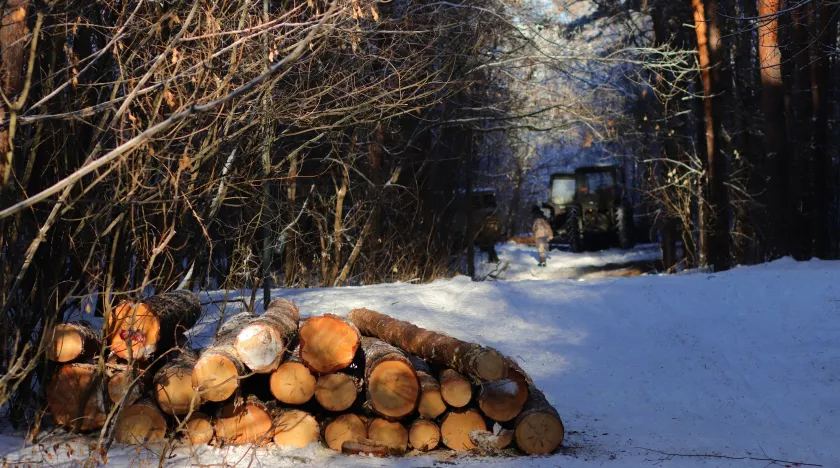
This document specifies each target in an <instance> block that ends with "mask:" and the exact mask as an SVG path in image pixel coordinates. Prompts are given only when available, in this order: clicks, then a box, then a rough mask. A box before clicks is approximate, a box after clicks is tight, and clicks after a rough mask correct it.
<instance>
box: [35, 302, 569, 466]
mask: <svg viewBox="0 0 840 468" xmlns="http://www.w3.org/2000/svg"><path fill="white" fill-rule="evenodd" d="M200 314H201V305H200V302H199V300H198V297H197V296H195V295H194V294H193V293H190V292H188V291H182V290H177V291H173V292H169V293H164V294H160V295H158V296H154V297H149V298H147V299H144V300H142V301H140V302H138V303H131V302H126V303H123V304H121V305H120V306H118V307H117V308H116V309H115V310H114V312H113V313H112V314H111V317H110V318H109V320H107V321H106V326H105V330H104V336H100V334H99V333H97V331H95V330H93V329H92V328H91V327H90V325H89V324H86V323H83V322H77V323H67V324H60V325H57V326H55V327H54V330H52V331H51V333H50V334H49V335H48V337H47V338H48V339H49V340H50V341H49V342H48V343H47V351H48V354H49V358H50V359H51V360H52V361H54V362H55V363H56V370H55V372H54V373H53V375H52V378H51V380H50V382H49V383H48V386H47V406H48V409H49V411H50V412H51V413H52V416H53V419H54V420H55V422H56V423H57V424H59V425H62V426H64V427H65V428H67V429H69V430H73V431H78V432H84V431H92V430H98V429H101V428H102V427H103V425H105V424H106V423H107V420H108V415H109V413H110V414H112V415H115V416H116V417H115V418H113V424H114V427H113V430H114V435H115V439H116V440H117V441H118V442H121V443H147V442H150V441H156V440H164V439H165V438H167V437H172V436H177V437H183V438H185V439H186V440H188V441H189V442H190V443H193V444H204V443H211V442H212V443H215V444H251V443H254V444H269V443H274V444H277V445H282V446H296V447H303V446H305V445H307V444H310V443H314V442H322V443H323V444H325V445H326V446H327V447H329V448H331V449H333V450H336V451H340V452H344V453H350V454H358V453H366V454H375V455H398V454H402V453H405V452H406V451H408V450H411V449H414V450H418V451H429V450H433V449H436V448H438V447H446V448H449V449H451V450H456V451H464V450H476V451H479V452H482V451H499V450H503V449H511V450H513V449H514V448H518V449H519V450H520V451H522V452H524V453H526V454H530V455H541V454H548V453H552V452H554V451H555V450H556V449H557V448H558V447H559V446H560V444H561V443H562V441H563V436H564V428H563V423H562V421H561V419H560V416H559V415H558V413H557V411H556V410H555V409H554V408H553V407H552V406H551V405H550V404H549V403H548V401H547V400H546V398H545V396H544V395H543V393H542V392H541V391H540V390H538V389H537V388H536V386H535V385H534V382H533V381H532V380H531V379H530V377H528V375H527V374H526V373H525V372H524V371H523V370H522V368H521V367H520V366H519V365H518V364H517V363H516V362H515V361H513V360H512V359H510V358H508V357H505V356H503V355H502V354H500V353H499V352H498V351H496V350H494V349H492V348H488V347H484V346H481V345H478V344H475V343H468V342H464V341H461V340H458V339H456V338H453V337H450V336H448V335H445V334H442V333H438V332H434V331H429V330H425V329H422V328H419V327H417V326H414V325H412V324H411V323H409V322H405V321H401V320H397V319H394V318H391V317H388V316H386V315H383V314H380V313H378V312H374V311H372V310H368V309H355V310H353V311H351V312H350V313H349V314H348V315H347V317H346V318H345V317H339V316H336V315H331V314H326V315H320V316H313V317H310V318H307V319H301V318H300V313H299V311H298V308H297V306H296V305H295V304H294V303H292V302H290V301H287V300H285V299H276V300H274V301H272V302H271V303H270V304H269V305H268V307H266V310H265V312H264V313H263V314H261V315H254V314H252V313H248V312H243V313H239V314H237V315H234V316H232V317H230V318H229V319H228V320H227V321H225V323H224V324H222V325H221V326H220V327H219V330H218V332H217V333H216V335H215V337H214V339H213V342H212V343H211V344H210V346H209V347H207V348H206V349H203V350H192V349H189V347H187V346H186V345H185V343H186V340H185V339H184V332H186V331H187V330H189V329H190V328H191V327H193V326H194V325H195V324H196V322H197V321H198V318H199V316H200ZM103 341H104V343H103ZM98 356H103V357H102V358H99V357H98ZM94 360H96V361H94ZM93 362H98V363H99V364H98V365H97V364H94V363H93ZM103 363H104V365H103ZM114 409H116V411H113V410H114Z"/></svg>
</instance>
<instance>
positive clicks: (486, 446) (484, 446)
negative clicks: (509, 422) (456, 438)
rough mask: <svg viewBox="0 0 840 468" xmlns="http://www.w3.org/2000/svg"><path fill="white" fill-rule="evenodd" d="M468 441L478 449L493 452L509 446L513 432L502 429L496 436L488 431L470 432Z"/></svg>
mask: <svg viewBox="0 0 840 468" xmlns="http://www.w3.org/2000/svg"><path fill="white" fill-rule="evenodd" d="M470 440H471V441H472V443H474V444H475V446H476V447H478V448H479V449H481V450H484V451H489V452H493V451H497V450H501V449H504V448H507V447H508V446H510V444H511V443H512V442H513V431H511V430H508V429H502V430H501V431H499V432H498V433H497V434H494V433H492V432H490V431H472V432H470Z"/></svg>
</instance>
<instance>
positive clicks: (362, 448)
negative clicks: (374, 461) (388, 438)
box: [341, 439, 390, 457]
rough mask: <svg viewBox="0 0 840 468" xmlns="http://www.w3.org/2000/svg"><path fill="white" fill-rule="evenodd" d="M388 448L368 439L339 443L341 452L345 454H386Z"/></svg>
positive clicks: (376, 455)
mask: <svg viewBox="0 0 840 468" xmlns="http://www.w3.org/2000/svg"><path fill="white" fill-rule="evenodd" d="M389 452H390V449H389V448H388V447H385V446H384V445H381V444H378V443H376V442H375V441H373V440H370V439H359V440H346V441H344V443H342V444H341V453H343V454H345V455H372V456H374V457H386V456H388V454H389Z"/></svg>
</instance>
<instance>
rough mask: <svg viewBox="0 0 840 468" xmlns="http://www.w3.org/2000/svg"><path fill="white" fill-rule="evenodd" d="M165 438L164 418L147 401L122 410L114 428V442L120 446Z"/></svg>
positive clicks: (149, 401) (158, 410)
mask: <svg viewBox="0 0 840 468" xmlns="http://www.w3.org/2000/svg"><path fill="white" fill-rule="evenodd" d="M165 438H166V418H164V417H163V413H162V412H161V411H160V409H158V407H157V405H155V404H154V402H152V401H151V400H148V399H143V400H139V401H137V402H135V403H134V404H132V405H129V406H126V407H125V408H123V409H122V412H121V413H120V417H119V419H118V420H117V423H116V425H115V426H114V440H116V441H117V442H119V443H122V444H144V443H146V442H154V441H160V440H164V439H165Z"/></svg>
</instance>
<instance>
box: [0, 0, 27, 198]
mask: <svg viewBox="0 0 840 468" xmlns="http://www.w3.org/2000/svg"><path fill="white" fill-rule="evenodd" d="M28 8H29V0H5V1H4V2H3V4H2V7H0V22H2V23H0V24H2V26H0V79H2V81H0V88H2V91H3V94H4V95H5V96H6V97H7V98H8V99H9V100H10V101H12V102H14V101H15V97H16V96H17V94H18V92H20V90H21V87H22V86H23V63H24V59H25V57H26V40H24V38H25V37H26V35H27V33H28V32H29V31H28V29H27V27H26V16H27V9H28ZM9 111H10V110H9V109H8V108H7V107H6V104H5V103H4V102H0V122H4V121H6V120H7V119H8V118H9V113H10V112H9ZM9 136H10V133H9V127H8V126H7V125H0V189H2V188H4V187H5V186H6V184H7V183H8V181H9V175H10V174H11V170H12V163H13V155H14V152H13V150H12V146H11V145H10V142H9Z"/></svg>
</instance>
